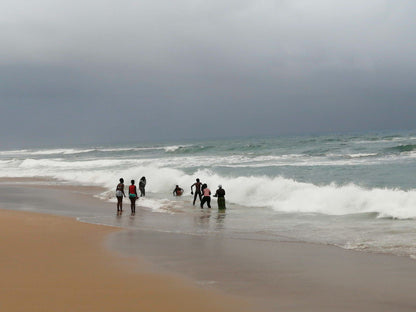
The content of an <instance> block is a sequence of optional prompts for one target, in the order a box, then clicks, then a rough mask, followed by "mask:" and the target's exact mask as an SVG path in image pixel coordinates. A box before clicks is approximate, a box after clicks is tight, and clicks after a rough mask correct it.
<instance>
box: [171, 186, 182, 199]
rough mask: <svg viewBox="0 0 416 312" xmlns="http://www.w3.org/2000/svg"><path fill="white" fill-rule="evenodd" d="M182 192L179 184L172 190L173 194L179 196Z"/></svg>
mask: <svg viewBox="0 0 416 312" xmlns="http://www.w3.org/2000/svg"><path fill="white" fill-rule="evenodd" d="M182 194H183V188H180V187H179V185H176V187H175V189H174V190H173V196H181V195H182Z"/></svg>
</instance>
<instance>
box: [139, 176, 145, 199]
mask: <svg viewBox="0 0 416 312" xmlns="http://www.w3.org/2000/svg"><path fill="white" fill-rule="evenodd" d="M145 186H146V177H141V179H140V181H139V190H140V197H144V196H146V190H145V189H144V187H145Z"/></svg>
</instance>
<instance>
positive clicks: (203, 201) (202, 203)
mask: <svg viewBox="0 0 416 312" xmlns="http://www.w3.org/2000/svg"><path fill="white" fill-rule="evenodd" d="M205 201H206V198H205V196H204V197H202V200H201V208H204V204H205Z"/></svg>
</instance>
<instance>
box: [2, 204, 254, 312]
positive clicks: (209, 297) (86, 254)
mask: <svg viewBox="0 0 416 312" xmlns="http://www.w3.org/2000/svg"><path fill="white" fill-rule="evenodd" d="M116 230H117V229H115V228H110V227H105V226H97V225H91V224H85V223H81V222H77V221H76V220H74V219H71V218H66V217H56V216H49V215H43V214H37V213H29V212H15V211H7V210H0V246H1V253H0V276H1V278H0V310H1V311H8V312H12V311H42V312H46V311H89V312H93V311H182V312H183V311H211V312H212V311H250V310H251V311H254V310H253V309H248V308H247V307H246V303H245V302H244V303H243V300H237V299H234V298H229V297H226V296H222V295H220V294H219V293H217V292H215V291H208V290H204V289H200V288H197V287H195V286H193V285H191V284H190V283H187V281H186V280H181V279H179V278H177V277H172V276H168V275H158V274H156V273H154V272H152V273H147V272H146V271H143V272H137V270H132V269H131V265H130V263H129V261H128V260H129V259H128V258H121V257H118V256H115V255H113V254H111V253H109V251H108V250H106V249H105V248H104V247H103V244H102V242H103V239H104V237H105V236H106V235H108V234H109V233H111V232H113V231H116ZM135 261H137V259H135ZM146 266H147V264H146V263H144V262H143V268H146Z"/></svg>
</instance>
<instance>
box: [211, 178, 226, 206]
mask: <svg viewBox="0 0 416 312" xmlns="http://www.w3.org/2000/svg"><path fill="white" fill-rule="evenodd" d="M224 196H225V190H224V189H223V188H222V185H221V184H220V185H218V190H217V191H216V192H215V195H214V197H217V204H218V210H225V197H224Z"/></svg>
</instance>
